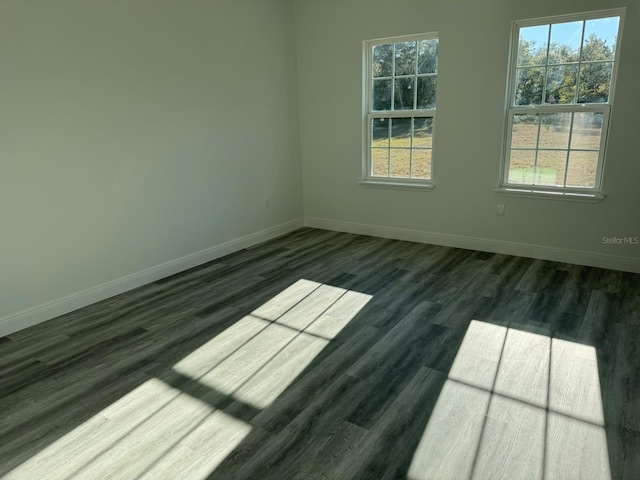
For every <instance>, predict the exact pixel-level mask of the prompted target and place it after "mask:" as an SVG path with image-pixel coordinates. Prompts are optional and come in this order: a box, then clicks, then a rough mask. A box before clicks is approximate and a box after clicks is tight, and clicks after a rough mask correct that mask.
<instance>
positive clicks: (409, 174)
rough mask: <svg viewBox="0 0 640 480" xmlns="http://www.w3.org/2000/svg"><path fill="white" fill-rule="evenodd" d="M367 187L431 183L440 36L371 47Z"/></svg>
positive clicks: (368, 54) (370, 44) (368, 60)
mask: <svg viewBox="0 0 640 480" xmlns="http://www.w3.org/2000/svg"><path fill="white" fill-rule="evenodd" d="M365 54H366V73H365V75H366V76H365V81H366V87H365V91H366V115H365V129H364V131H365V138H366V140H365V142H364V143H365V149H364V151H365V161H364V182H365V183H376V182H377V183H385V184H394V183H395V184H402V185H407V184H415V185H419V186H420V185H421V186H425V185H426V186H428V185H430V183H431V163H432V160H433V154H432V151H433V135H434V128H435V117H436V85H437V75H438V37H437V34H424V35H413V36H408V37H396V38H387V39H382V40H374V41H369V42H365Z"/></svg>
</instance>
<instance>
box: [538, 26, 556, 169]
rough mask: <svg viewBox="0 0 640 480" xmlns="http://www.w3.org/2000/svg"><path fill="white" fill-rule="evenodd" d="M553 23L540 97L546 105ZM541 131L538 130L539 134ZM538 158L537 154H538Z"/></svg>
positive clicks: (541, 102)
mask: <svg viewBox="0 0 640 480" xmlns="http://www.w3.org/2000/svg"><path fill="white" fill-rule="evenodd" d="M552 28H553V25H549V32H548V33H547V57H546V58H547V61H546V62H545V66H544V78H543V79H542V98H541V99H540V105H544V104H545V103H547V102H546V99H547V78H549V52H550V51H551V29H552ZM539 133H540V132H538V135H539ZM536 158H537V155H536Z"/></svg>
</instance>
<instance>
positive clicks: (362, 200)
mask: <svg viewBox="0 0 640 480" xmlns="http://www.w3.org/2000/svg"><path fill="white" fill-rule="evenodd" d="M621 6H628V9H627V14H626V21H625V25H624V35H623V39H622V56H621V62H620V67H619V76H618V83H617V89H616V99H615V106H614V110H613V117H612V125H611V128H610V142H609V148H608V156H607V162H606V168H605V177H604V190H605V192H606V194H607V198H606V199H605V200H604V201H603V202H601V203H599V204H595V205H594V204H583V203H574V202H567V201H556V200H546V199H545V200H540V199H528V198H527V199H525V198H513V197H502V196H498V195H497V194H495V193H494V192H493V191H492V188H493V187H496V186H497V184H498V176H499V175H498V170H499V166H500V157H501V148H502V138H503V128H504V107H505V88H506V76H507V57H508V50H509V40H510V30H511V23H512V21H514V20H520V19H527V18H536V17H542V16H549V15H559V14H567V13H575V12H584V11H590V10H600V9H603V8H613V7H621ZM294 8H295V21H296V49H297V64H298V92H299V104H300V128H301V150H302V168H303V192H304V211H305V216H306V217H311V218H312V219H329V220H330V222H318V221H312V222H311V223H312V224H316V225H337V223H335V222H334V221H340V222H347V223H345V224H344V225H347V227H346V229H349V227H348V223H360V224H367V225H374V226H384V227H393V228H399V229H410V230H417V231H420V232H433V233H437V234H440V239H441V240H442V241H443V242H445V243H446V242H450V243H456V241H455V238H458V239H459V238H460V237H453V236H463V237H474V238H475V239H485V240H489V242H486V241H485V242H475V241H471V242H467V244H472V245H484V246H485V247H486V246H488V247H490V244H491V242H498V243H499V242H518V243H524V244H532V245H539V246H546V247H550V248H551V249H556V250H558V251H562V250H578V251H582V252H587V254H593V255H594V256H595V257H594V258H596V259H597V258H598V256H600V255H601V256H605V257H602V258H605V260H606V258H608V256H609V257H624V258H622V259H621V260H620V261H618V262H617V263H616V262H613V263H614V264H616V265H618V266H624V265H625V262H627V260H628V261H629V262H632V263H634V267H633V268H636V269H637V268H639V267H640V263H638V261H639V260H640V245H622V246H612V245H603V244H602V237H603V236H640V213H639V207H640V188H639V187H638V182H639V181H640V155H639V154H638V118H639V115H640V96H639V95H638V94H637V84H638V79H639V78H640V62H638V55H639V52H640V2H637V1H630V2H625V1H621V0H609V1H607V2H602V1H599V0H563V1H557V0H537V1H535V2H524V1H518V2H516V1H513V0H483V1H477V0H467V1H462V0H454V1H452V0H428V1H425V0H393V1H389V0H325V1H322V2H319V1H315V0H298V1H297V2H295V4H294ZM433 31H438V32H439V33H440V57H439V72H438V114H437V132H436V138H435V147H434V148H435V150H434V156H435V163H434V183H435V185H436V188H435V189H434V190H433V191H432V192H428V193H427V192H415V191H398V190H381V189H372V188H365V187H363V186H360V185H358V183H357V180H358V179H359V178H360V174H361V162H362V133H361V132H362V41H363V40H368V39H375V38H381V37H389V36H396V35H406V34H415V33H424V32H433ZM499 203H501V204H505V205H506V215H505V216H504V217H498V216H496V206H497V204H499ZM355 231H358V228H355ZM391 235H392V236H393V235H394V234H393V233H391ZM448 235H449V236H452V237H451V238H450V239H449V240H447V238H446V237H447V236H448ZM401 236H402V235H401ZM405 236H406V235H405ZM474 242H475V243H474ZM458 243H460V242H458ZM462 244H465V242H462ZM516 250H517V249H516ZM525 250H526V249H523V250H521V251H523V252H524V251H525ZM529 250H530V249H529ZM518 251H520V250H518ZM536 252H537V254H541V252H542V250H537V251H536ZM542 254H543V256H544V253H542ZM560 256H562V255H560ZM588 256H589V255H587V257H588ZM551 257H554V255H551ZM555 257H557V255H556V256H555ZM574 258H577V257H574ZM580 258H581V259H584V258H585V256H584V255H582V256H581V257H580ZM625 258H626V259H625ZM587 261H588V259H587ZM595 263H598V260H596V261H595ZM604 263H606V261H605V262H604Z"/></svg>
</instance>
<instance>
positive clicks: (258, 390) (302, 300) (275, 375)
mask: <svg viewBox="0 0 640 480" xmlns="http://www.w3.org/2000/svg"><path fill="white" fill-rule="evenodd" d="M370 299H371V297H370V296H369V295H365V294H362V293H358V292H353V291H348V290H345V289H342V288H337V287H332V286H329V285H322V284H319V283H316V282H310V281H308V280H300V281H298V282H296V283H295V284H294V285H292V286H291V287H289V288H288V289H287V290H285V291H284V292H282V293H281V294H279V295H278V296H276V297H274V299H272V300H270V301H269V302H267V303H266V304H264V305H263V306H261V307H260V308H258V309H256V310H254V311H253V312H252V313H251V314H250V315H247V316H246V317H244V318H243V319H242V320H240V321H239V322H238V323H236V324H235V325H233V326H232V327H231V328H229V329H227V330H226V331H225V332H224V333H222V334H221V335H219V336H218V337H216V338H214V339H212V340H211V341H209V342H208V343H206V344H205V345H203V346H202V347H200V348H199V349H198V350H196V351H194V352H193V353H191V354H190V355H189V356H187V357H185V358H184V360H182V361H180V362H179V363H177V364H176V365H175V366H174V370H175V371H177V372H179V373H180V374H182V375H185V376H187V377H189V378H192V379H194V380H198V381H199V382H201V383H202V384H204V385H206V386H208V387H210V388H212V389H215V390H216V391H218V392H221V393H223V394H225V395H233V397H234V398H236V399H237V400H239V401H242V402H244V403H246V404H249V405H251V406H252V407H254V408H257V409H264V408H266V407H268V406H269V405H271V404H272V403H273V401H274V400H275V399H276V398H277V397H278V396H279V395H280V394H281V393H282V392H283V391H284V390H285V389H286V388H287V387H288V386H289V385H290V384H291V382H292V381H293V380H294V379H295V378H296V377H297V376H298V375H299V374H300V373H301V372H302V371H303V370H304V369H305V368H306V367H307V366H308V365H309V364H310V363H311V362H312V361H313V359H314V358H316V357H317V355H318V354H319V353H320V352H321V351H322V350H323V349H324V348H325V347H326V346H327V345H328V344H329V342H330V341H331V340H332V339H333V338H335V336H336V335H338V334H339V333H340V331H341V330H342V329H343V328H344V327H345V326H346V325H347V324H348V323H349V322H350V321H351V320H352V319H353V317H354V316H355V315H356V314H357V313H358V312H359V311H360V310H361V309H362V308H363V307H364V306H365V305H366V303H367V302H368V301H369V300H370Z"/></svg>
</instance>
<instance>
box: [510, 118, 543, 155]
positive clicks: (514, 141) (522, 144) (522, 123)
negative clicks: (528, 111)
mask: <svg viewBox="0 0 640 480" xmlns="http://www.w3.org/2000/svg"><path fill="white" fill-rule="evenodd" d="M539 117H540V116H539V115H514V116H513V127H512V130H511V147H512V148H536V143H537V141H538V121H539Z"/></svg>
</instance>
